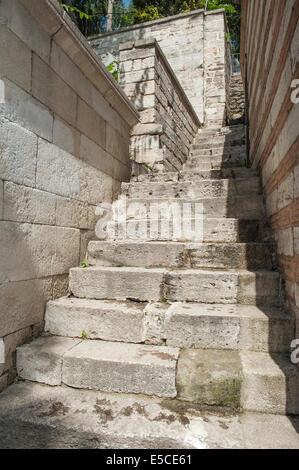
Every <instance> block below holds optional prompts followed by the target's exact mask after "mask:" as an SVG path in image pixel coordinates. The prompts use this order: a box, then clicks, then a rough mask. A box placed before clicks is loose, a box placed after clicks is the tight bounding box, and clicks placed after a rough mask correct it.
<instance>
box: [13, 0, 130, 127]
mask: <svg viewBox="0 0 299 470" xmlns="http://www.w3.org/2000/svg"><path fill="white" fill-rule="evenodd" d="M19 1H20V3H21V4H22V5H23V6H24V7H25V8H26V10H28V11H29V13H30V15H31V16H32V17H33V18H35V20H36V21H37V22H38V23H39V24H40V25H41V26H42V27H43V28H44V29H45V31H46V32H47V33H48V34H49V36H50V37H51V38H52V39H55V36H56V35H57V34H58V33H60V32H61V30H63V33H64V42H63V43H62V42H61V41H60V42H59V45H60V47H62V49H63V50H64V52H65V53H66V54H67V55H68V56H69V57H70V58H71V60H72V61H73V62H74V63H75V64H76V65H77V67H78V68H79V69H80V70H81V72H82V73H83V74H84V75H85V76H86V77H87V78H88V79H89V80H90V81H91V82H92V83H93V85H94V86H95V87H96V88H97V89H98V90H99V91H100V93H101V94H102V95H103V96H104V98H105V99H106V101H108V102H109V104H110V105H111V106H112V107H113V108H114V109H115V110H116V111H117V112H118V113H119V114H120V115H121V117H122V118H123V119H124V120H125V121H126V122H127V123H128V125H129V126H130V127H132V126H134V125H135V124H136V123H137V122H139V113H138V111H137V110H136V108H135V106H134V105H133V104H132V103H131V102H130V100H129V99H128V97H127V96H126V94H125V93H124V91H123V90H122V89H121V87H120V86H119V85H118V83H117V82H116V81H115V79H114V78H113V76H112V75H111V73H110V72H109V71H108V70H107V68H106V67H105V65H104V64H103V63H102V61H101V59H100V58H99V56H98V55H97V54H96V53H95V52H94V50H93V49H92V47H91V46H90V45H89V43H88V41H87V39H86V38H85V37H84V36H83V34H81V32H80V30H79V29H78V28H77V26H76V25H75V24H74V22H73V21H72V19H71V18H70V17H69V15H68V14H67V12H66V11H65V10H64V9H63V8H62V7H61V5H60V4H59V2H58V1H57V0H43V1H42V2H41V1H40V0H19ZM97 77H98V82H99V83H101V84H102V85H103V83H104V84H105V88H106V91H105V92H104V93H103V86H102V88H101V87H100V86H99V87H97Z"/></svg>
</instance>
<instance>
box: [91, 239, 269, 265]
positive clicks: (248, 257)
mask: <svg viewBox="0 0 299 470" xmlns="http://www.w3.org/2000/svg"><path fill="white" fill-rule="evenodd" d="M272 253H274V250H273V247H272V246H271V245H269V244H265V243H247V244H245V243H242V244H240V243H235V244H230V243H228V244H219V243H209V244H208V243H179V242H170V241H169V242H139V243H138V242H130V241H129V242H122V241H119V242H112V241H91V242H90V243H89V245H88V258H87V260H88V263H89V264H90V265H93V266H94V265H96V266H135V267H148V268H155V267H167V268H222V269H234V268H236V269H272V268H273V261H272Z"/></svg>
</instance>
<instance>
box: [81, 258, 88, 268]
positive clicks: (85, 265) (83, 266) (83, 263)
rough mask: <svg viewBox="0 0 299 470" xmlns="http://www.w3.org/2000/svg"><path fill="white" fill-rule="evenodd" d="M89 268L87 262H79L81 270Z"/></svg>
mask: <svg viewBox="0 0 299 470" xmlns="http://www.w3.org/2000/svg"><path fill="white" fill-rule="evenodd" d="M88 267H89V264H88V263H87V261H85V259H84V260H83V261H82V262H81V268H88Z"/></svg>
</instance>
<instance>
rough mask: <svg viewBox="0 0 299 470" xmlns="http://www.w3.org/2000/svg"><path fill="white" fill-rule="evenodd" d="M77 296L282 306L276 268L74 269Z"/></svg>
mask: <svg viewBox="0 0 299 470" xmlns="http://www.w3.org/2000/svg"><path fill="white" fill-rule="evenodd" d="M69 284H70V290H71V292H72V293H73V295H74V296H75V297H79V298H86V299H100V300H105V299H107V300H126V299H134V300H138V301H158V300H161V299H163V298H165V299H168V300H170V301H188V302H199V303H212V304H216V303H221V304H236V303H240V304H244V305H256V304H259V305H260V304H268V305H280V302H281V298H280V276H279V273H278V272H274V271H245V270H226V271H222V270H208V269H202V270H200V269H190V270H188V269H182V270H173V271H172V270H167V269H161V268H156V269H152V268H151V269H150V268H133V267H101V266H96V267H89V268H85V269H83V268H73V269H71V270H70V281H69Z"/></svg>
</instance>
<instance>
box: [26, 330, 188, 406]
mask: <svg viewBox="0 0 299 470" xmlns="http://www.w3.org/2000/svg"><path fill="white" fill-rule="evenodd" d="M178 355H179V349H177V348H168V347H159V346H146V345H140V344H131V343H116V342H108V341H92V340H79V339H70V338H62V337H56V336H51V337H40V338H38V339H37V340H35V341H33V342H32V343H30V344H26V345H24V346H21V347H20V348H18V350H17V370H18V374H19V377H21V378H22V379H25V380H30V381H33V382H40V383H45V384H47V385H52V386H53V385H62V384H64V385H67V386H70V387H74V388H83V389H91V390H101V391H106V392H120V393H142V394H144V395H155V396H159V397H175V396H176V387H175V374H176V365H177V359H178Z"/></svg>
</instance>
